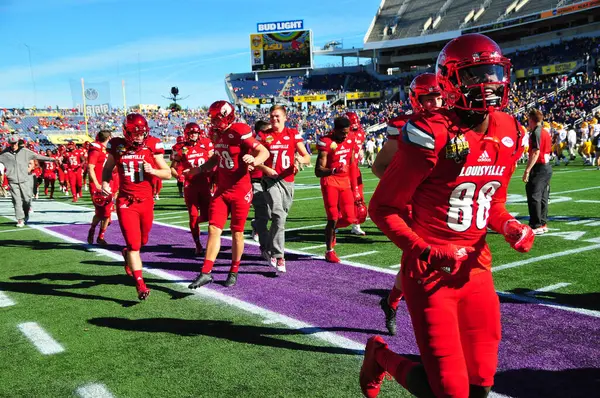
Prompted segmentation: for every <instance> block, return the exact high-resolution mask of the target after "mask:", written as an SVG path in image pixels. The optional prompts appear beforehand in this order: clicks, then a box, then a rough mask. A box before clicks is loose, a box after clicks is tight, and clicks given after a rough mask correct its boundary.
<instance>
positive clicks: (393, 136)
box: [371, 73, 443, 178]
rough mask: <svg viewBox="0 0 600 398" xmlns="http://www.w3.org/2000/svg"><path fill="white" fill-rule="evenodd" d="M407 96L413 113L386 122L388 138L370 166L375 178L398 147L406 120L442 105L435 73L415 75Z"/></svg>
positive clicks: (381, 174) (382, 171) (381, 175)
mask: <svg viewBox="0 0 600 398" xmlns="http://www.w3.org/2000/svg"><path fill="white" fill-rule="evenodd" d="M408 98H409V100H410V105H411V106H412V109H413V113H412V114H410V115H400V116H398V117H396V118H394V119H392V120H390V121H389V122H388V127H387V138H388V140H387V141H386V143H385V144H384V145H383V148H382V149H381V151H379V153H378V154H377V157H376V158H375V163H373V167H372V168H371V170H372V171H373V174H375V176H377V178H381V177H383V173H384V172H385V169H386V168H387V166H388V165H389V164H390V163H391V162H392V158H393V157H394V154H395V153H396V150H397V149H398V141H397V140H398V137H399V136H400V132H401V131H402V127H404V125H405V124H406V122H408V121H409V120H411V119H413V118H415V117H417V116H418V115H420V114H421V113H423V112H431V111H434V110H436V109H438V108H441V107H442V105H443V100H442V93H441V92H440V87H439V86H438V84H437V80H436V78H435V74H433V73H423V74H421V75H419V76H417V77H415V78H414V79H413V81H412V82H411V83H410V88H409V91H408Z"/></svg>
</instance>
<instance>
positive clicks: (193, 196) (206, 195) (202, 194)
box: [183, 185, 212, 222]
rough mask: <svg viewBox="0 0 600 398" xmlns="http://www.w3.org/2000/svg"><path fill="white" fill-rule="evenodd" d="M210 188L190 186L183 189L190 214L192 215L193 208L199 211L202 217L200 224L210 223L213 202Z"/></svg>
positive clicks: (199, 218) (200, 217) (199, 219)
mask: <svg viewBox="0 0 600 398" xmlns="http://www.w3.org/2000/svg"><path fill="white" fill-rule="evenodd" d="M211 197H212V196H211V194H210V187H207V186H197V185H188V186H186V187H184V188H183V198H184V200H185V205H186V206H187V209H188V212H189V213H191V212H192V210H193V208H194V207H195V208H196V209H198V212H199V213H200V216H199V217H198V221H199V222H206V221H208V208H209V206H210V200H211Z"/></svg>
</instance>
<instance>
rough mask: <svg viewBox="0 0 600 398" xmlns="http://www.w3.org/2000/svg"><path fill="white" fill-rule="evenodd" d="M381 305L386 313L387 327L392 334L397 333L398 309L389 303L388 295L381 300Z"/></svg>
mask: <svg viewBox="0 0 600 398" xmlns="http://www.w3.org/2000/svg"><path fill="white" fill-rule="evenodd" d="M379 306H380V307H381V309H382V310H383V313H384V314H385V327H386V328H387V330H388V332H389V333H390V335H391V336H395V335H396V310H395V309H393V308H392V307H391V306H390V304H389V303H388V299H387V297H384V298H382V299H381V301H380V302H379Z"/></svg>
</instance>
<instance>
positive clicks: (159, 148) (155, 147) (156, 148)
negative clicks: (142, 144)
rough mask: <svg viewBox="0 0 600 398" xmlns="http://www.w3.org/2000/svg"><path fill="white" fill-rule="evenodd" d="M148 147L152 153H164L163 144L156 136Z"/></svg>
mask: <svg viewBox="0 0 600 398" xmlns="http://www.w3.org/2000/svg"><path fill="white" fill-rule="evenodd" d="M149 147H150V150H152V153H153V154H154V155H162V154H164V153H165V146H164V145H163V143H162V141H161V140H159V139H158V138H155V139H153V140H152V141H151V143H150V145H149Z"/></svg>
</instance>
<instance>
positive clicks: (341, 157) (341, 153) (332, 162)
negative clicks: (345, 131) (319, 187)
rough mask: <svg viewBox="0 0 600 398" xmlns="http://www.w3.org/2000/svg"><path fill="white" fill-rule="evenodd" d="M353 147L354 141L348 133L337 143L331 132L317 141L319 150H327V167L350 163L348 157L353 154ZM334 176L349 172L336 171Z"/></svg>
mask: <svg viewBox="0 0 600 398" xmlns="http://www.w3.org/2000/svg"><path fill="white" fill-rule="evenodd" d="M355 147H356V144H355V141H354V139H353V138H352V136H351V135H350V134H349V135H348V136H347V137H346V139H345V140H344V141H342V142H339V143H338V142H336V141H335V140H334V139H333V136H332V135H331V133H329V134H328V135H326V136H323V137H321V138H320V139H319V141H318V142H317V149H318V150H319V152H327V164H326V165H325V167H327V168H328V169H334V168H335V169H339V168H340V167H343V166H348V165H350V159H351V156H353V154H354V150H355ZM335 176H337V177H345V176H349V172H346V173H341V174H340V173H336V174H335ZM325 178H327V177H325Z"/></svg>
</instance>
